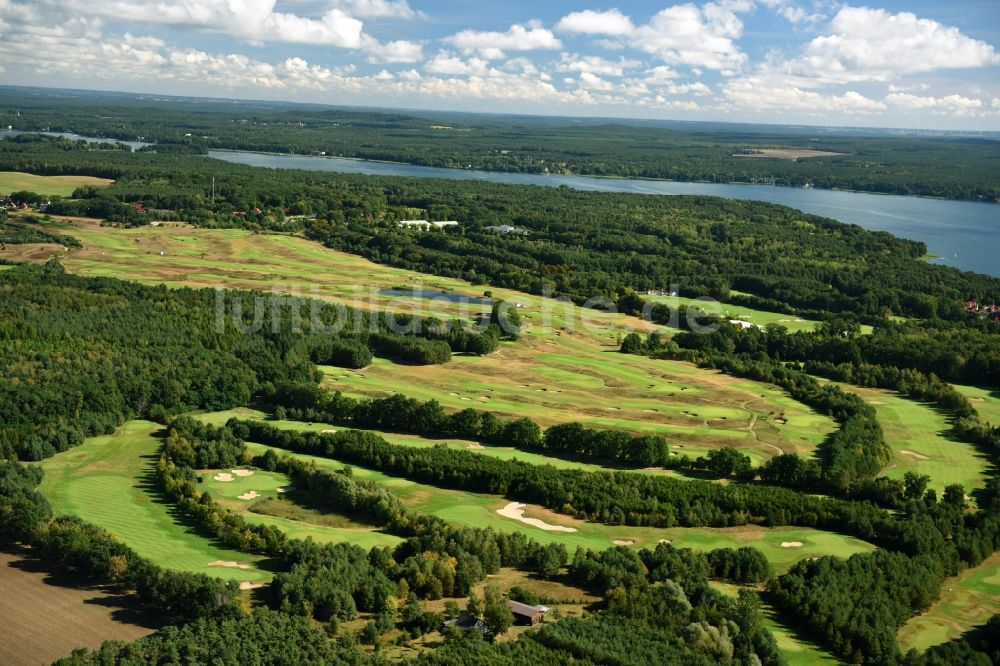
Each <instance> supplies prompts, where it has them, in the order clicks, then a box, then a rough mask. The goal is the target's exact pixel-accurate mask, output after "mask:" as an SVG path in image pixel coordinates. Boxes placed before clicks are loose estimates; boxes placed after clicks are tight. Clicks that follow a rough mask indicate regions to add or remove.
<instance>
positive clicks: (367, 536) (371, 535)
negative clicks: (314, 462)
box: [198, 470, 402, 550]
mask: <svg viewBox="0 0 1000 666" xmlns="http://www.w3.org/2000/svg"><path fill="white" fill-rule="evenodd" d="M230 471H231V470H201V472H200V479H201V480H200V483H199V484H198V489H199V490H201V491H208V492H209V493H211V495H212V498H213V499H215V500H216V501H217V502H219V503H220V504H222V505H223V506H225V507H227V508H229V509H232V510H233V511H235V512H237V513H239V514H240V515H241V516H243V519H244V520H246V521H247V522H249V523H252V524H258V525H274V526H275V527H277V528H278V529H280V530H281V531H283V532H285V533H286V534H287V535H288V536H289V537H291V538H293V539H309V538H311V539H312V540H313V541H315V542H317V543H339V542H348V543H353V544H355V545H357V546H361V547H362V548H365V549H366V550H367V549H369V548H371V547H372V546H395V545H397V544H398V543H399V542H400V541H402V539H400V538H398V537H395V536H392V535H391V534H386V533H385V532H382V531H379V530H378V529H376V528H373V527H367V526H363V525H353V524H348V525H346V526H342V525H337V526H335V525H330V524H316V522H312V521H310V520H303V519H293V518H289V517H286V515H268V514H263V513H257V512H254V511H251V510H250V509H251V507H252V506H254V505H255V504H256V503H258V502H260V501H262V500H265V499H267V498H272V499H278V498H281V496H282V495H283V493H282V492H280V491H279V489H284V488H285V487H286V486H288V485H289V484H288V479H287V477H286V476H285V475H284V474H276V473H273V472H264V471H260V470H256V471H254V473H253V475H252V476H243V477H241V476H233V478H232V480H231V481H219V480H216V478H215V477H216V475H217V473H218V472H230ZM252 493H256V494H257V496H256V497H252V498H251V497H250V494H252ZM289 504H290V503H289ZM282 513H286V514H292V512H291V511H283V512H282ZM307 514H308V512H305V511H303V512H300V513H299V514H298V515H297V517H298V518H306V517H309V516H308V515H307ZM292 515H295V514H292ZM343 522H345V523H350V521H343Z"/></svg>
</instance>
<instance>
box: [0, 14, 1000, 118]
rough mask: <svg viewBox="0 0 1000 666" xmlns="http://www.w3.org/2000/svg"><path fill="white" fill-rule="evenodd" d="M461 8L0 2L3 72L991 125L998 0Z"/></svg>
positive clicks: (414, 99) (243, 88)
mask: <svg viewBox="0 0 1000 666" xmlns="http://www.w3.org/2000/svg"><path fill="white" fill-rule="evenodd" d="M970 2H971V0H970ZM480 5H481V6H480ZM564 5H565V6H564ZM638 5H642V7H641V8H639V7H638ZM910 7H913V8H914V10H913V11H910V10H909V8H910ZM456 8H458V9H462V8H465V9H464V11H468V5H467V4H464V3H459V2H456V1H449V0H427V1H420V0H288V1H286V2H279V1H277V0H226V1H221V0H174V1H167V0H152V1H142V0H105V1H104V2H97V3H95V2H84V1H83V0H0V63H2V65H0V82H3V83H12V84H21V85H40V86H60V87H81V88H98V89H100V88H103V89H116V90H128V91H135V92H146V93H156V92H160V93H165V94H166V93H171V94H190V95H205V96H223V97H242V98H263V99H285V100H289V101H308V102H324V103H329V104H348V105H351V104H353V105H376V106H384V107H415V108H429V109H442V110H465V111H503V112H515V113H516V112H521V113H547V114H554V115H591V116H594V115H604V116H620V117H647V118H677V119H699V120H706V119H715V120H729V121H746V122H772V123H773V122H778V123H810V124H836V125H881V126H897V127H936V128H953V129H963V128H964V129H1000V102H998V100H1000V76H998V74H1000V52H998V51H997V49H996V47H994V46H993V43H991V38H992V39H993V41H994V43H995V42H996V37H997V35H998V34H1000V9H996V8H991V7H989V6H984V5H982V4H975V3H971V4H965V5H963V3H962V2H961V0H960V1H959V2H956V3H954V4H953V5H949V6H948V7H947V8H943V9H940V10H939V9H938V7H937V6H934V5H932V6H931V7H924V8H923V9H920V8H919V7H916V6H915V5H913V4H912V3H911V4H909V5H904V6H901V7H891V6H884V7H866V6H852V5H844V4H839V3H833V2H831V1H830V0H758V1H754V0H713V1H711V2H705V3H701V4H698V3H694V2H687V3H677V4H668V3H648V2H642V3H618V6H606V5H603V6H602V5H597V4H594V5H592V6H589V7H587V6H584V7H582V8H581V6H580V3H575V2H574V3H568V2H561V1H555V2H552V3H550V4H549V5H546V6H545V7H539V6H537V5H535V4H531V5H529V4H527V3H522V2H506V3H502V4H500V3H496V6H495V7H491V3H488V2H486V3H477V11H476V12H475V15H469V16H463V15H462V14H461V12H460V11H458V10H457V9H456ZM976 12H978V14H977V13H976Z"/></svg>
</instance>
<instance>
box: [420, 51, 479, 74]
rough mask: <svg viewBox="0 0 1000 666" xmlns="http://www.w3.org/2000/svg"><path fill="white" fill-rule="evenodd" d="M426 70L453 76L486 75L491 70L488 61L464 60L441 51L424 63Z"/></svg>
mask: <svg viewBox="0 0 1000 666" xmlns="http://www.w3.org/2000/svg"><path fill="white" fill-rule="evenodd" d="M424 70H425V71H427V72H430V73H431V74H444V75H453V76H469V75H471V74H478V75H482V74H486V73H487V72H488V71H489V70H490V63H489V61H488V60H484V59H482V58H469V59H468V60H462V58H460V57H458V56H456V55H455V54H453V53H449V52H447V51H441V52H439V53H438V54H437V55H435V56H434V57H433V58H431V59H430V60H428V61H427V62H426V63H424Z"/></svg>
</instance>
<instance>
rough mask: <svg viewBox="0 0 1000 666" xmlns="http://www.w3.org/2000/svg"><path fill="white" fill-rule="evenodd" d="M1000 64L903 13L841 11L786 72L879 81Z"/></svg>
mask: <svg viewBox="0 0 1000 666" xmlns="http://www.w3.org/2000/svg"><path fill="white" fill-rule="evenodd" d="M996 64H1000V54H997V52H996V50H995V49H994V48H993V47H992V46H990V45H989V44H987V43H986V42H983V41H981V40H978V39H972V38H970V37H967V36H965V35H963V34H962V33H961V32H960V31H959V30H958V29H957V28H952V27H948V26H945V25H942V24H940V23H938V22H937V21H932V20H929V19H921V18H918V17H917V16H916V15H914V14H911V13H909V12H902V13H899V14H890V13H889V12H887V11H885V10H884V9H868V8H866V7H844V8H842V9H841V10H840V11H839V12H838V13H837V15H836V16H835V17H834V18H833V20H832V21H831V22H830V33H829V34H826V35H821V36H819V37H816V38H815V39H813V40H812V41H811V42H810V43H809V44H808V45H807V46H806V48H805V50H804V52H803V53H802V55H801V56H800V57H798V58H796V59H794V60H792V61H791V62H790V63H789V65H788V69H789V71H791V72H793V73H795V74H799V75H801V76H806V77H812V78H817V79H820V80H823V81H829V82H842V83H843V82H851V81H884V80H887V79H891V78H895V77H898V76H901V75H904V74H914V73H920V72H931V71H935V70H940V69H957V68H973V67H985V66H988V65H996Z"/></svg>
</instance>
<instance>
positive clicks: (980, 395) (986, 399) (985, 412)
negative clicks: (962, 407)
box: [955, 384, 1000, 425]
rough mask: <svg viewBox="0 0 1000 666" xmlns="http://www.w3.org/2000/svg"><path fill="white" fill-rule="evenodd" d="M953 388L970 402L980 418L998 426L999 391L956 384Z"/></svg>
mask: <svg viewBox="0 0 1000 666" xmlns="http://www.w3.org/2000/svg"><path fill="white" fill-rule="evenodd" d="M955 388H956V389H957V390H958V391H959V393H961V394H962V395H964V396H965V397H966V398H968V399H969V400H970V401H971V402H972V406H973V407H975V408H976V411H977V412H979V416H980V417H981V418H983V419H985V420H986V421H989V422H990V423H992V424H993V425H1000V391H995V390H994V391H991V390H990V389H982V388H977V387H975V386H960V385H958V384H956V385H955Z"/></svg>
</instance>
